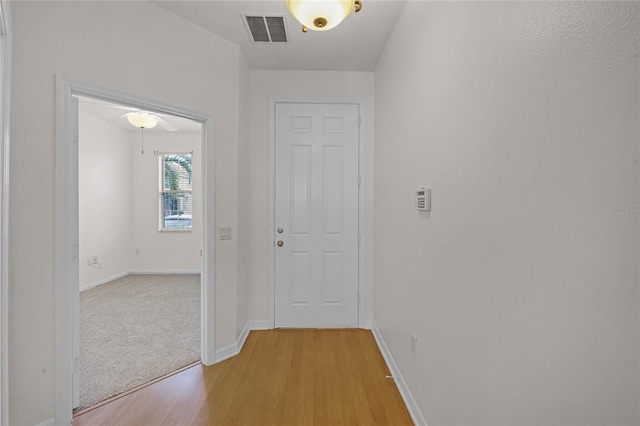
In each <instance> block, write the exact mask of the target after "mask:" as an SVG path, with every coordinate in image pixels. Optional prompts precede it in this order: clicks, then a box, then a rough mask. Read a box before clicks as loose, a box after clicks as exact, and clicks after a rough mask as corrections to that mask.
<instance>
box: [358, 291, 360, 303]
mask: <svg viewBox="0 0 640 426" xmlns="http://www.w3.org/2000/svg"><path fill="white" fill-rule="evenodd" d="M359 304H360V293H358V305H359Z"/></svg>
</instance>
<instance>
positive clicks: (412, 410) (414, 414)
mask: <svg viewBox="0 0 640 426" xmlns="http://www.w3.org/2000/svg"><path fill="white" fill-rule="evenodd" d="M371 331H372V332H373V337H374V338H375V340H376V343H377V344H378V349H380V353H382V357H383V358H384V361H385V362H386V363H387V367H388V368H389V372H390V373H391V375H392V376H393V377H395V379H396V380H394V381H395V382H396V386H397V387H398V391H399V392H400V396H402V400H403V401H404V405H406V407H407V410H408V411H409V415H411V420H413V423H414V424H415V425H417V426H427V422H426V420H425V419H424V417H422V413H421V412H420V408H418V404H416V401H415V400H414V399H413V395H411V391H410V390H409V386H407V382H405V381H404V377H402V373H400V369H399V368H398V365H397V364H396V362H395V361H394V359H393V356H391V351H389V348H388V347H387V344H386V343H385V341H384V339H383V338H382V334H381V333H380V330H378V328H377V327H376V325H375V323H373V322H371Z"/></svg>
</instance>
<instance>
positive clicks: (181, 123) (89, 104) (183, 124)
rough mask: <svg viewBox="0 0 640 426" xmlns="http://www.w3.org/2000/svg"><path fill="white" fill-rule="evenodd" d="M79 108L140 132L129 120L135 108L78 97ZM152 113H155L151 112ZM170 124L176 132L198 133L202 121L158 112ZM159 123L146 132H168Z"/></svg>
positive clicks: (123, 127)
mask: <svg viewBox="0 0 640 426" xmlns="http://www.w3.org/2000/svg"><path fill="white" fill-rule="evenodd" d="M78 109H79V110H80V111H82V112H86V113H87V114H90V115H93V116H94V117H98V118H100V119H101V120H104V121H106V122H109V123H111V124H113V125H115V126H117V127H120V128H122V129H124V130H128V131H130V132H139V131H140V129H139V128H138V127H135V126H133V125H132V124H131V123H129V120H127V113H129V112H132V111H137V110H136V109H135V108H129V107H124V106H121V105H116V104H112V103H109V102H104V101H100V100H97V99H91V98H84V97H78ZM151 114H154V113H153V112H151ZM157 115H158V116H160V117H161V118H162V119H163V120H164V121H166V122H167V123H169V125H170V126H172V127H173V128H175V129H176V130H174V131H176V132H187V133H198V132H200V128H201V126H200V123H198V122H197V121H193V120H188V119H186V118H181V117H175V116H173V115H165V114H157ZM167 131H168V130H166V129H165V128H163V127H162V125H161V124H160V123H159V124H158V125H157V126H155V127H153V128H151V129H145V132H167Z"/></svg>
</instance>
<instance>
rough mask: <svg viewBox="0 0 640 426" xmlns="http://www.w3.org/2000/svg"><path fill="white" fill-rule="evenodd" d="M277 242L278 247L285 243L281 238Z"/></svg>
mask: <svg viewBox="0 0 640 426" xmlns="http://www.w3.org/2000/svg"><path fill="white" fill-rule="evenodd" d="M276 244H278V247H282V246H283V245H284V241H282V240H280V241H278V242H277V243H276Z"/></svg>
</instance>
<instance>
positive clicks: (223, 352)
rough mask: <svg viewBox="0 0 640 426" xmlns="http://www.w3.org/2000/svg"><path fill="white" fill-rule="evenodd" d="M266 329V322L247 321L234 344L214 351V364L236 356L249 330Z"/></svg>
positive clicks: (267, 326)
mask: <svg viewBox="0 0 640 426" xmlns="http://www.w3.org/2000/svg"><path fill="white" fill-rule="evenodd" d="M268 328H269V325H268V322H267V321H266V320H249V321H247V323H246V324H245V325H244V327H243V328H242V331H241V332H240V335H239V336H238V339H237V340H236V342H235V343H232V344H230V345H227V346H225V347H224V348H220V349H218V350H217V351H216V363H218V362H222V361H224V360H225V359H229V358H231V357H234V356H236V355H238V354H239V353H240V351H241V350H242V347H243V346H244V342H245V341H246V340H247V337H249V332H251V330H267V329H268Z"/></svg>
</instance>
